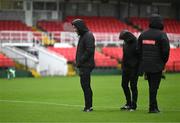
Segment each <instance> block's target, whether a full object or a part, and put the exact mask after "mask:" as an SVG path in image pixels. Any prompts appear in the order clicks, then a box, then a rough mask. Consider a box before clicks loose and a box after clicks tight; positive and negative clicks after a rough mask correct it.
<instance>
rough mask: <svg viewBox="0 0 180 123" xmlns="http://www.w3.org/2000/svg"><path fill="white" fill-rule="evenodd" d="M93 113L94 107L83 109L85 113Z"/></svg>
mask: <svg viewBox="0 0 180 123" xmlns="http://www.w3.org/2000/svg"><path fill="white" fill-rule="evenodd" d="M91 111H93V108H92V107H90V108H84V109H83V112H91Z"/></svg>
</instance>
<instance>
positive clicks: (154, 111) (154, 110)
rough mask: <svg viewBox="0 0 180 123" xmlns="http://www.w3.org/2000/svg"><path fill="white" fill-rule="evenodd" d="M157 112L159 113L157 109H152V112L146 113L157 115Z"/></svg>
mask: <svg viewBox="0 0 180 123" xmlns="http://www.w3.org/2000/svg"><path fill="white" fill-rule="evenodd" d="M159 112H160V111H159V109H153V110H149V112H148V113H159Z"/></svg>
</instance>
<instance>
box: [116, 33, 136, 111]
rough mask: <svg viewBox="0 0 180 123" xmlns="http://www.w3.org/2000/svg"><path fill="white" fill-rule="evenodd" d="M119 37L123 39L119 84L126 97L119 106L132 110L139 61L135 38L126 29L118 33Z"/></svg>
mask: <svg viewBox="0 0 180 123" xmlns="http://www.w3.org/2000/svg"><path fill="white" fill-rule="evenodd" d="M119 39H122V40H124V44H123V59H122V83H121V86H122V88H123V91H124V94H125V97H126V104H125V105H124V106H123V107H121V110H130V111H133V110H136V107H137V105H136V103H137V97H138V90H137V81H138V63H139V62H138V52H137V39H136V37H135V36H134V35H133V34H132V33H130V32H129V31H127V30H123V31H122V32H121V33H120V36H119ZM129 83H130V88H129ZM130 90H131V91H130Z"/></svg>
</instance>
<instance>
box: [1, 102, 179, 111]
mask: <svg viewBox="0 0 180 123" xmlns="http://www.w3.org/2000/svg"><path fill="white" fill-rule="evenodd" d="M0 102H8V103H27V104H44V105H55V106H64V107H81V108H82V107H84V106H82V105H71V104H62V103H51V102H39V101H23V100H0ZM94 107H99V108H104V109H119V108H120V107H115V106H94ZM141 109H142V107H141ZM143 109H145V107H144V108H143ZM166 111H167V112H168V111H175V112H180V109H176V110H173V109H168V110H166Z"/></svg>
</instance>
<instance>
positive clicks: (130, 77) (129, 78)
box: [121, 69, 138, 108]
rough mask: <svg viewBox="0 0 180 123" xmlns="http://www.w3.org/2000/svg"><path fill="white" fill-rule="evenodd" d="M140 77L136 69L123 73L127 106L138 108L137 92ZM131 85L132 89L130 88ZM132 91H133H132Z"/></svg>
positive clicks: (122, 84) (123, 86)
mask: <svg viewBox="0 0 180 123" xmlns="http://www.w3.org/2000/svg"><path fill="white" fill-rule="evenodd" d="M137 81H138V75H137V71H136V69H132V70H128V71H124V70H123V71H122V83H121V86H122V88H123V91H124V94H125V97H126V104H127V105H129V106H132V107H134V108H136V103H137V98H138V90H137ZM129 83H130V88H129ZM130 90H131V91H130Z"/></svg>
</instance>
